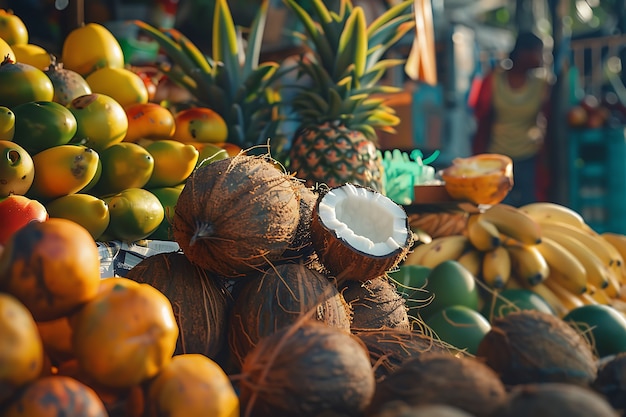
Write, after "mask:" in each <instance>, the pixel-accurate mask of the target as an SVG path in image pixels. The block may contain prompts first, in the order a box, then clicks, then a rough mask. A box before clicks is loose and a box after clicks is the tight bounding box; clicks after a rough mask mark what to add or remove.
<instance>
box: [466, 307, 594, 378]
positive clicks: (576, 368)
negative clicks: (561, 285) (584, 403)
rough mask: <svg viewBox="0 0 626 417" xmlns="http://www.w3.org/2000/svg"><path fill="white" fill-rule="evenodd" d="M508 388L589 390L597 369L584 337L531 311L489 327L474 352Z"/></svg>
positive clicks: (565, 325)
mask: <svg viewBox="0 0 626 417" xmlns="http://www.w3.org/2000/svg"><path fill="white" fill-rule="evenodd" d="M477 356H478V357H481V358H484V359H485V361H486V363H487V364H488V365H489V366H490V367H491V368H493V369H494V370H495V371H496V372H497V373H498V374H500V377H501V378H502V381H503V382H504V383H505V384H507V385H517V384H527V383H534V382H565V383H572V384H578V385H583V386H588V385H589V384H590V383H591V382H592V381H593V380H594V378H595V376H596V371H597V366H596V362H595V358H594V356H593V352H592V350H591V347H590V345H589V344H588V343H587V342H586V341H585V339H584V337H583V336H582V335H581V334H580V333H578V332H577V331H576V330H574V328H573V327H571V326H570V325H568V324H567V323H566V322H564V321H563V320H561V319H560V318H558V317H556V316H554V315H552V314H548V313H544V312H541V311H534V310H522V311H518V312H512V313H509V314H507V315H506V316H504V317H502V318H497V319H495V320H494V321H493V323H492V328H491V330H490V331H489V332H487V334H486V335H485V336H484V338H483V339H482V341H481V342H480V344H479V346H478V350H477Z"/></svg>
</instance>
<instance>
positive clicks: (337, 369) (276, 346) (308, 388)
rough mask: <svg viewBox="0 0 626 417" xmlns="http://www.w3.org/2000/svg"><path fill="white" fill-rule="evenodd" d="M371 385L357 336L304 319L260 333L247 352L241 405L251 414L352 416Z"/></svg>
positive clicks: (369, 396) (363, 406) (362, 406)
mask: <svg viewBox="0 0 626 417" xmlns="http://www.w3.org/2000/svg"><path fill="white" fill-rule="evenodd" d="M374 389H375V381H374V372H373V370H372V367H371V365H370V361H369V357H368V355H367V351H366V349H365V347H364V346H363V345H362V343H361V342H360V341H359V339H357V338H356V337H355V336H353V335H352V334H350V333H346V332H344V331H341V330H339V329H336V328H333V327H330V326H326V325H324V324H322V323H320V322H318V321H315V320H306V319H304V320H303V322H301V323H297V324H296V325H293V326H288V327H284V328H282V329H281V330H279V331H278V332H276V333H274V334H272V335H270V336H267V337H266V338H264V339H262V340H261V341H260V342H259V343H258V344H257V345H256V347H255V348H254V349H253V350H252V351H250V353H249V354H248V355H247V356H246V358H245V361H244V363H243V367H242V379H241V381H240V390H241V395H240V402H241V410H242V415H246V416H250V417H293V416H298V417H315V416H318V415H320V414H322V413H326V414H325V415H341V416H347V417H350V416H355V417H356V416H361V415H362V413H363V412H364V410H365V409H366V408H367V406H368V405H369V403H370V401H371V399H372V396H373V394H374Z"/></svg>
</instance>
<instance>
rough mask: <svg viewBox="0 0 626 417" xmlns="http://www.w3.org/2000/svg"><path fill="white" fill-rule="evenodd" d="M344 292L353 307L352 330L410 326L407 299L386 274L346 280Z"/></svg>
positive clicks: (408, 327)
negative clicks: (372, 277) (368, 278)
mask: <svg viewBox="0 0 626 417" xmlns="http://www.w3.org/2000/svg"><path fill="white" fill-rule="evenodd" d="M341 293H342V294H343V298H344V299H345V300H346V302H347V303H348V305H350V307H351V308H352V326H351V329H352V330H353V331H357V330H376V329H386V328H389V329H402V330H409V329H410V328H411V324H410V323H409V316H408V313H407V311H408V310H407V307H406V302H405V300H404V298H403V297H402V295H400V294H399V293H398V292H397V291H396V287H395V286H394V285H393V284H392V283H391V282H389V279H388V278H387V277H386V276H383V277H378V278H375V279H372V280H369V281H365V282H362V281H345V282H344V283H343V285H342V289H341Z"/></svg>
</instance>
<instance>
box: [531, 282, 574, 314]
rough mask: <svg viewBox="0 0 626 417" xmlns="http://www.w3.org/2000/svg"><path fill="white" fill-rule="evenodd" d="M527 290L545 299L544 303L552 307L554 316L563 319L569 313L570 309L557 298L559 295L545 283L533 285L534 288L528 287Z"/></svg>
mask: <svg viewBox="0 0 626 417" xmlns="http://www.w3.org/2000/svg"><path fill="white" fill-rule="evenodd" d="M526 288H529V289H530V290H531V291H533V292H534V293H535V294H537V295H539V296H540V297H541V298H543V299H544V301H545V302H546V303H548V305H549V306H550V307H552V310H553V311H554V314H556V315H557V316H559V317H563V316H565V315H566V314H567V313H569V309H568V308H567V306H566V305H565V304H564V303H563V301H561V299H560V298H559V297H557V295H556V294H555V293H554V292H553V291H552V290H551V289H550V288H548V286H547V285H546V284H545V283H544V282H540V283H539V284H536V285H533V286H532V287H529V286H527V287H526Z"/></svg>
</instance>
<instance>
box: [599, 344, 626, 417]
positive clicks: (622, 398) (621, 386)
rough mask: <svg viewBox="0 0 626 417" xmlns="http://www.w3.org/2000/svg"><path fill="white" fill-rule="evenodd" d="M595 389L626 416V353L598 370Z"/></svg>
mask: <svg viewBox="0 0 626 417" xmlns="http://www.w3.org/2000/svg"><path fill="white" fill-rule="evenodd" d="M593 388H594V389H595V390H596V391H598V392H599V393H600V394H602V395H604V397H605V398H606V399H607V400H608V401H609V403H610V404H611V405H612V406H613V407H614V408H616V409H618V410H620V411H621V412H622V414H626V352H623V353H620V354H618V355H615V356H613V357H611V358H610V359H609V360H607V361H606V362H605V363H603V364H602V365H601V366H600V368H599V369H598V375H597V377H596V380H595V381H594V382H593Z"/></svg>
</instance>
